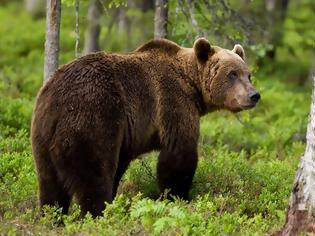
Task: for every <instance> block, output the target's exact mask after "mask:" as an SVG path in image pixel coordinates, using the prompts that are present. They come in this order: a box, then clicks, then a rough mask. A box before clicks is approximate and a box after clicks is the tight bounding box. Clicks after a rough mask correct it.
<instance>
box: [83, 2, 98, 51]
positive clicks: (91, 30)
mask: <svg viewBox="0 0 315 236" xmlns="http://www.w3.org/2000/svg"><path fill="white" fill-rule="evenodd" d="M101 9H102V6H101V4H100V1H99V0H91V1H90V6H89V10H88V17H87V19H88V27H87V29H86V32H85V42H84V52H85V53H89V52H96V51H99V50H100V45H99V36H100V32H101V25H100V18H101Z"/></svg>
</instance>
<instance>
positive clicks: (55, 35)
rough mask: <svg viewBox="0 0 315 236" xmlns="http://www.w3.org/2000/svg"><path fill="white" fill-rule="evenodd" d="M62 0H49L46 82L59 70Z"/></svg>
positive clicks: (45, 64)
mask: <svg viewBox="0 0 315 236" xmlns="http://www.w3.org/2000/svg"><path fill="white" fill-rule="evenodd" d="M60 15H61V0H47V13H46V40H45V62H44V81H47V80H48V78H49V77H50V76H51V75H52V74H53V73H54V72H55V71H56V70H57V68H58V59H59V31H60Z"/></svg>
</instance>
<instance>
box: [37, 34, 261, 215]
mask: <svg viewBox="0 0 315 236" xmlns="http://www.w3.org/2000/svg"><path fill="white" fill-rule="evenodd" d="M236 53H237V54H236ZM244 55H245V54H244V51H243V49H242V48H241V47H240V46H239V45H237V46H236V49H234V50H232V51H230V50H226V49H221V48H219V47H215V46H210V44H209V42H208V41H206V40H205V39H203V38H201V39H198V40H197V41H196V42H195V44H194V47H193V48H182V47H180V46H178V45H177V44H175V43H173V42H171V41H168V40H156V41H151V42H149V43H147V44H145V45H143V46H142V47H140V48H139V49H137V50H136V51H134V52H132V53H129V54H106V53H103V52H100V53H95V54H89V55H86V56H83V57H81V58H79V59H77V60H75V61H73V62H71V63H69V64H67V65H65V66H63V67H61V68H60V69H59V70H58V71H56V72H55V74H54V75H53V76H52V77H51V78H50V79H49V80H48V81H47V83H46V84H45V85H44V86H43V87H42V89H41V90H40V92H39V94H38V97H37V101H36V105H35V110H34V114H33V121H32V131H31V139H32V147H33V155H34V159H35V162H36V168H37V174H38V180H39V198H40V205H41V206H43V205H46V204H47V205H58V206H59V207H62V208H63V212H64V213H67V211H68V208H69V204H70V200H71V198H72V197H73V196H75V197H76V199H77V200H78V203H79V204H80V206H81V210H82V214H85V213H86V212H88V211H89V212H90V213H91V214H92V215H93V216H97V215H100V214H101V213H102V210H103V209H104V207H105V204H104V202H111V201H112V200H113V198H114V197H115V195H116V191H117V187H118V184H119V181H120V179H121V177H122V175H123V174H124V172H125V171H126V169H127V167H128V165H129V163H130V161H131V160H133V159H134V158H136V157H137V156H139V155H140V154H143V153H146V152H149V151H151V150H161V152H160V155H159V160H158V165H157V175H158V181H159V186H160V188H161V191H162V192H163V191H164V190H165V189H170V192H169V193H170V194H171V195H177V196H179V197H181V198H184V199H187V197H188V193H189V189H190V185H191V182H192V179H193V176H194V173H195V169H196V167H197V143H198V136H199V120H200V117H201V116H202V115H204V114H206V113H207V112H210V111H214V110H217V109H221V108H225V109H228V110H231V111H233V112H237V111H241V110H243V109H248V108H251V107H253V106H255V104H256V102H257V100H258V99H259V98H258V99H257V100H256V101H252V100H251V99H250V94H251V93H253V92H255V90H254V88H253V87H252V85H251V84H250V81H249V80H248V77H249V71H248V68H247V66H246V64H245V62H244V60H243V59H244Z"/></svg>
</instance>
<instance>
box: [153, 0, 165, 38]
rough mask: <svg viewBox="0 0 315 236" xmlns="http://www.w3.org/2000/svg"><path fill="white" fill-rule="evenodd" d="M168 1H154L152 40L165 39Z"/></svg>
mask: <svg viewBox="0 0 315 236" xmlns="http://www.w3.org/2000/svg"><path fill="white" fill-rule="evenodd" d="M167 5H168V0H155V17H154V38H155V39H160V38H166V37H167V19H168V7H167Z"/></svg>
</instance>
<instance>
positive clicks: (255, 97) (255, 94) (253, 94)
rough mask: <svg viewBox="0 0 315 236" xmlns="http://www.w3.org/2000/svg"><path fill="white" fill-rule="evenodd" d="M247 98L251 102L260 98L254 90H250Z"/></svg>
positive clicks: (255, 101)
mask: <svg viewBox="0 0 315 236" xmlns="http://www.w3.org/2000/svg"><path fill="white" fill-rule="evenodd" d="M249 98H250V100H251V101H252V102H254V103H257V102H258V101H259V99H260V94H259V93H258V92H256V91H253V92H250V93H249Z"/></svg>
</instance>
